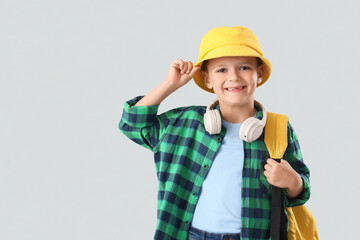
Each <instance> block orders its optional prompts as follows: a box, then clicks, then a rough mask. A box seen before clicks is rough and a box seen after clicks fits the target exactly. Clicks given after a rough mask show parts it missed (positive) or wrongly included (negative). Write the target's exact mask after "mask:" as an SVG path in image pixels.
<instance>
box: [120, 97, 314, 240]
mask: <svg viewBox="0 0 360 240" xmlns="http://www.w3.org/2000/svg"><path fill="white" fill-rule="evenodd" d="M142 97H143V96H138V97H135V98H133V99H131V100H129V101H127V102H126V103H125V106H124V109H123V115H122V117H121V120H120V123H119V129H120V131H121V132H122V133H123V134H125V135H126V136H127V137H128V138H130V139H131V140H132V141H134V142H136V143H137V144H140V145H142V146H144V147H146V148H148V149H149V150H151V151H152V152H153V153H154V160H155V166H156V174H157V178H158V181H159V185H158V201H157V227H156V231H155V235H154V239H156V240H162V239H164V240H174V239H176V240H186V239H187V235H188V230H189V226H190V224H191V220H192V217H193V213H194V210H195V207H196V203H197V201H198V198H199V195H200V192H201V186H202V183H203V182H204V180H205V178H206V176H207V174H208V172H209V171H210V169H211V164H212V162H213V160H214V157H215V154H216V152H217V151H218V149H219V147H220V144H221V142H222V140H223V138H224V136H225V133H226V128H225V127H224V126H223V127H222V130H221V132H220V133H219V134H215V135H210V134H209V133H207V132H206V131H205V127H204V122H203V116H204V113H205V112H206V106H187V107H180V108H175V109H172V110H169V111H167V112H164V113H162V114H158V113H157V112H158V108H159V105H152V106H134V105H135V104H136V102H138V101H139V100H140V99H141V98H142ZM217 108H218V109H219V106H217ZM262 114H263V113H262V111H261V109H257V113H256V118H258V119H261V118H262ZM244 154H245V158H244V167H243V176H242V178H243V181H242V199H241V205H242V216H241V236H242V237H241V239H248V240H252V239H269V238H270V223H271V191H272V189H271V185H270V184H269V183H268V182H267V180H266V177H265V176H264V174H263V172H264V170H263V165H264V164H265V161H266V159H267V158H269V153H268V151H267V149H266V145H265V143H264V135H262V136H260V138H259V139H258V140H256V141H254V142H252V143H247V142H244ZM283 159H285V160H287V161H288V162H289V163H290V165H291V166H292V167H293V168H294V169H295V170H296V171H297V172H298V173H299V174H300V176H301V177H302V179H303V183H304V191H303V192H302V193H301V194H300V195H299V196H298V197H297V198H294V199H288V198H287V197H286V199H285V206H287V207H293V206H298V205H302V204H304V203H305V202H306V201H307V200H308V199H309V197H310V182H309V174H310V173H309V169H308V167H307V166H306V165H305V164H304V162H303V159H302V154H301V151H300V146H299V142H298V139H297V137H296V135H295V132H294V130H293V128H292V126H291V125H290V123H289V124H288V147H287V149H286V152H285V155H284V157H283ZM283 191H284V193H285V196H286V191H285V190H283ZM285 213H286V211H285ZM209 221H211V219H209Z"/></svg>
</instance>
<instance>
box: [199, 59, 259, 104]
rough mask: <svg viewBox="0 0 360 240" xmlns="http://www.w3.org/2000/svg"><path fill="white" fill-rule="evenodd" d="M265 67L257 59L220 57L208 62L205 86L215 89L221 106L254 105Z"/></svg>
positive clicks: (205, 72)
mask: <svg viewBox="0 0 360 240" xmlns="http://www.w3.org/2000/svg"><path fill="white" fill-rule="evenodd" d="M262 73H263V66H262V65H260V66H257V59H256V57H220V58H214V59H210V60H208V65H207V71H202V74H203V78H204V81H205V84H206V86H207V87H208V88H210V89H213V90H214V92H215V94H216V95H217V97H218V99H219V102H220V106H225V105H226V106H229V107H231V106H235V105H236V106H242V105H246V104H253V101H254V94H255V89H256V86H257V84H258V83H260V82H261V80H262Z"/></svg>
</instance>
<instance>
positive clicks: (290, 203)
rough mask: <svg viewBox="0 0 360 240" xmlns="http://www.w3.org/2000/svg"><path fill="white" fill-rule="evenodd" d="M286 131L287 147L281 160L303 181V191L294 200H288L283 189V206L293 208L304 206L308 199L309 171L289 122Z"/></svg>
mask: <svg viewBox="0 0 360 240" xmlns="http://www.w3.org/2000/svg"><path fill="white" fill-rule="evenodd" d="M287 131H288V133H287V134H288V146H287V149H286V151H285V154H284V157H283V159H285V160H286V161H288V163H289V164H290V165H291V167H292V168H293V169H294V170H295V171H296V172H297V173H298V174H299V175H300V177H301V179H302V180H303V191H302V192H301V193H300V194H299V195H298V196H297V197H296V198H288V197H287V192H286V189H283V191H284V194H285V206H286V207H295V206H299V205H303V204H305V203H306V202H307V201H308V200H309V198H310V180H309V177H310V170H309V168H308V167H307V166H306V165H305V163H304V161H303V157H302V154H301V150H300V145H299V140H298V138H297V136H296V134H295V131H294V129H293V127H292V126H291V124H290V123H289V122H288V129H287Z"/></svg>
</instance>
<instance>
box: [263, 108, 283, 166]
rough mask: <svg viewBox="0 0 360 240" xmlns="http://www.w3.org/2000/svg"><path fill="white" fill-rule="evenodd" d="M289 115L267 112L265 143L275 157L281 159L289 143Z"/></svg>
mask: <svg viewBox="0 0 360 240" xmlns="http://www.w3.org/2000/svg"><path fill="white" fill-rule="evenodd" d="M287 123H288V116H286V115H283V114H276V113H272V112H267V117H266V125H265V138H264V141H265V144H266V147H267V149H268V151H269V154H270V157H271V158H273V159H281V158H282V157H283V155H284V153H285V150H286V148H287V145H288V141H287Z"/></svg>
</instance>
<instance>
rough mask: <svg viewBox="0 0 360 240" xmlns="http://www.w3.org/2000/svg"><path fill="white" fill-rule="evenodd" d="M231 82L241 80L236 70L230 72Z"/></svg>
mask: <svg viewBox="0 0 360 240" xmlns="http://www.w3.org/2000/svg"><path fill="white" fill-rule="evenodd" d="M229 75H230V80H232V81H238V80H240V73H239V72H238V70H236V69H231V70H229Z"/></svg>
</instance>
